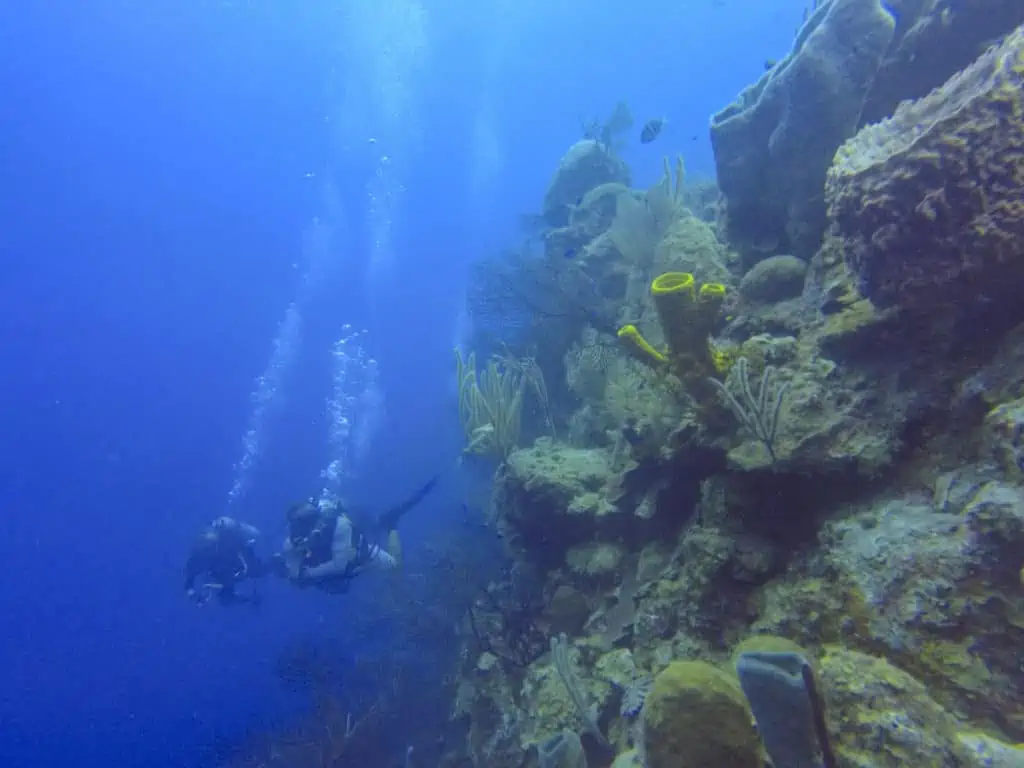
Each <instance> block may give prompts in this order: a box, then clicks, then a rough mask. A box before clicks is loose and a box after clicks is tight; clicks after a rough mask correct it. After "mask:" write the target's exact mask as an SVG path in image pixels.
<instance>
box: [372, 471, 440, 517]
mask: <svg viewBox="0 0 1024 768" xmlns="http://www.w3.org/2000/svg"><path fill="white" fill-rule="evenodd" d="M440 477H441V476H440V475H434V476H433V477H432V478H430V480H429V481H428V482H427V483H426V484H425V485H424V486H423V487H422V488H420V489H419V490H418V491H416V493H414V494H413V495H412V496H410V497H409V498H408V499H406V500H405V501H403V502H402V503H401V504H399V505H398V506H395V507H392V508H391V509H389V510H388V511H387V512H385V513H384V514H382V515H381V516H380V517H379V518H378V519H377V525H378V526H380V528H378V530H381V529H383V530H385V531H391V530H394V529H395V528H396V527H397V526H398V521H399V520H400V519H401V518H402V516H403V515H404V514H405V513H406V512H408V511H409V510H410V509H412V508H413V507H415V506H416V505H417V504H419V503H420V502H421V501H423V499H424V497H425V496H426V495H427V494H428V493H430V492H431V491H432V490H434V486H435V485H437V481H438V480H439V479H440Z"/></svg>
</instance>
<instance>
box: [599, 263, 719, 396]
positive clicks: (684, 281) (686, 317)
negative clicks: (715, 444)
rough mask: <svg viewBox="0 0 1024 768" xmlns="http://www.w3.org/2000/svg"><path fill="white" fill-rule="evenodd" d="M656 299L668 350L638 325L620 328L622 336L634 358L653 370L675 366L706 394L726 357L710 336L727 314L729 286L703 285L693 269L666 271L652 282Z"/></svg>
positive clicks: (683, 380)
mask: <svg viewBox="0 0 1024 768" xmlns="http://www.w3.org/2000/svg"><path fill="white" fill-rule="evenodd" d="M651 297H652V298H653V299H654V306H655V308H656V309H657V311H658V320H659V322H660V324H661V329H662V333H663V334H664V336H665V342H666V344H667V350H666V351H665V352H661V351H659V350H657V349H655V348H654V346H653V345H651V344H650V343H649V342H648V341H647V340H646V339H645V338H644V337H643V336H642V335H641V334H640V331H638V330H637V328H636V326H634V325H626V326H623V327H622V328H620V329H619V339H620V340H621V341H622V342H623V344H624V345H625V347H626V349H627V350H628V351H629V353H630V354H631V355H633V357H635V358H637V359H638V360H640V361H641V362H643V363H645V364H647V365H650V366H652V367H654V368H668V367H671V368H672V369H673V370H674V371H675V373H676V374H677V375H678V376H679V378H680V380H681V381H682V382H683V384H684V385H687V387H688V388H689V387H690V386H691V385H692V386H695V387H697V388H698V389H699V391H700V392H703V391H704V389H705V388H706V385H707V381H706V380H707V378H708V377H709V376H714V375H716V374H718V373H721V369H720V365H721V364H722V363H723V358H722V356H721V355H720V354H718V353H716V351H715V350H714V348H713V347H712V346H711V344H710V343H709V341H708V339H709V337H710V336H711V334H712V333H713V332H714V330H715V327H716V325H717V324H718V322H719V321H720V319H721V316H722V305H723V304H724V302H725V286H724V285H722V284H721V283H704V284H701V285H698V284H697V280H696V279H695V278H694V276H693V275H691V274H690V273H689V272H666V273H665V274H663V275H659V276H658V277H656V278H655V279H654V281H653V282H652V283H651ZM700 392H697V393H694V394H698V395H699V394H700Z"/></svg>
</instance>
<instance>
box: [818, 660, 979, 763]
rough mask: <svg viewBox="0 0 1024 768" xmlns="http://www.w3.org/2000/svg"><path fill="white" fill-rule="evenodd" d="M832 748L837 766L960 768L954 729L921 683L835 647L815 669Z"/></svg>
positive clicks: (961, 758) (963, 756)
mask: <svg viewBox="0 0 1024 768" xmlns="http://www.w3.org/2000/svg"><path fill="white" fill-rule="evenodd" d="M818 674H819V678H820V686H819V687H820V689H821V690H820V692H821V694H822V696H823V698H824V700H825V710H826V712H827V714H828V720H829V725H830V731H831V737H832V746H833V748H834V749H835V751H836V753H837V755H838V757H839V760H840V764H842V765H849V766H865V767H867V766H870V768H890V767H891V768H906V766H914V767H915V768H960V766H964V765H967V764H968V762H967V760H968V757H967V752H966V750H965V749H964V747H963V745H962V744H961V743H960V741H959V739H958V738H957V730H958V726H959V724H958V723H957V721H956V719H955V718H954V717H953V716H952V715H950V714H949V713H948V712H947V711H946V710H944V709H943V708H942V707H941V706H940V705H939V704H938V703H936V702H935V700H934V699H932V698H931V696H929V694H928V691H927V689H926V688H925V687H924V685H922V684H921V683H920V682H918V681H917V680H915V679H914V678H913V677H911V676H910V675H908V674H907V673H906V672H904V671H903V670H901V669H899V668H897V667H894V666H893V665H892V664H890V663H889V662H888V661H886V660H884V659H880V658H876V657H874V656H868V655H866V654H863V653H858V652H857V651H852V650H847V649H844V648H840V647H837V646H831V647H829V648H827V649H826V653H825V654H824V655H823V656H822V657H821V658H820V660H819V663H818Z"/></svg>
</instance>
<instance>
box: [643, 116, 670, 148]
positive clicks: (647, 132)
mask: <svg viewBox="0 0 1024 768" xmlns="http://www.w3.org/2000/svg"><path fill="white" fill-rule="evenodd" d="M664 125H665V120H664V118H661V117H657V118H655V119H654V120H648V121H647V123H646V124H645V125H644V129H643V130H642V131H640V143H641V144H650V143H651V142H652V141H654V140H655V139H656V138H658V135H659V134H660V133H661V129H662V127H663V126H664Z"/></svg>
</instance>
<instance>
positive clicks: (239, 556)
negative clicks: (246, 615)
mask: <svg viewBox="0 0 1024 768" xmlns="http://www.w3.org/2000/svg"><path fill="white" fill-rule="evenodd" d="M259 535H260V532H259V530H258V529H257V528H255V527H253V526H251V525H249V524H248V523H242V522H239V521H238V520H235V519H234V518H231V517H218V518H217V519H216V520H214V521H213V522H212V523H210V525H209V527H208V528H207V529H206V530H205V531H203V533H202V534H201V535H200V536H199V538H198V539H196V541H195V543H193V545H192V548H191V549H190V550H189V554H188V560H187V561H186V563H185V594H186V595H187V596H188V597H189V599H191V600H194V601H195V602H196V603H197V604H198V605H205V604H206V603H207V602H209V601H210V600H211V599H213V598H216V599H217V601H218V602H219V603H220V604H221V605H231V604H238V603H247V604H249V605H258V604H259V602H260V598H259V594H258V593H257V592H256V591H255V590H253V591H252V593H251V594H240V593H239V592H238V590H237V586H238V585H239V584H240V583H241V582H243V581H246V580H248V579H256V578H260V577H262V576H265V575H266V574H267V573H268V568H267V566H266V565H265V564H264V563H263V562H262V561H261V560H260V559H259V557H258V556H257V555H256V549H255V546H256V539H257V537H259ZM196 582H199V585H198V587H197V586H196Z"/></svg>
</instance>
